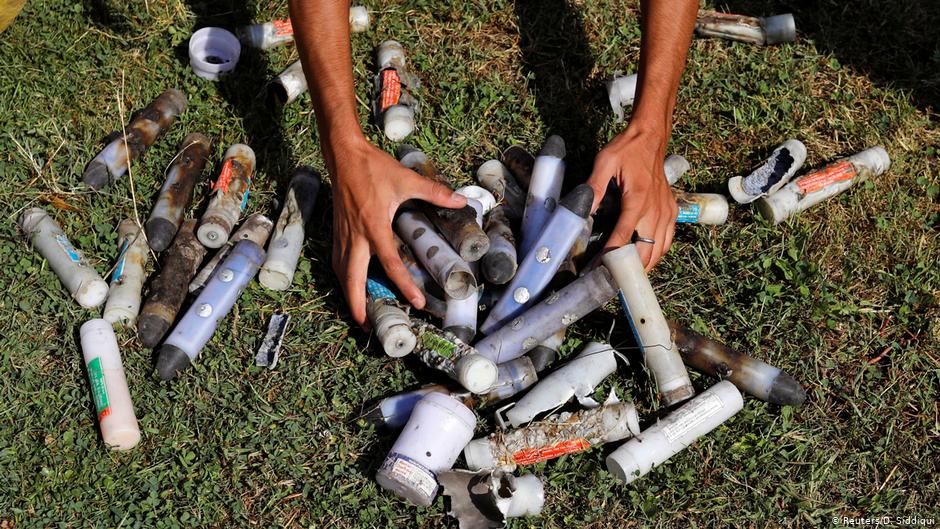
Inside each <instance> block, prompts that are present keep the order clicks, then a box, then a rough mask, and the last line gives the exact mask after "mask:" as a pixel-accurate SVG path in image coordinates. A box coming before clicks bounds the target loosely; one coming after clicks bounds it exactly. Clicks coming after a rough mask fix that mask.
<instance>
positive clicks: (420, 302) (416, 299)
mask: <svg viewBox="0 0 940 529" xmlns="http://www.w3.org/2000/svg"><path fill="white" fill-rule="evenodd" d="M408 301H409V302H410V303H411V306H412V307H414V308H416V309H423V308H424V296H413V297H412V298H411V299H409V300H408Z"/></svg>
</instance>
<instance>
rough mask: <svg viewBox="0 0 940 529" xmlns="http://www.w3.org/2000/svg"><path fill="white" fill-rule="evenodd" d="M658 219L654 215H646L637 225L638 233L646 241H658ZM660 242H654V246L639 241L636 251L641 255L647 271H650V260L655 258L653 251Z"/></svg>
mask: <svg viewBox="0 0 940 529" xmlns="http://www.w3.org/2000/svg"><path fill="white" fill-rule="evenodd" d="M655 219H656V217H655V216H652V215H646V216H644V217H643V218H642V219H640V222H638V223H637V225H636V233H637V235H639V236H640V237H643V238H644V239H653V240H654V241H656V237H657V231H656V220H655ZM658 242H659V241H656V242H654V243H653V244H650V243H647V242H641V241H637V243H636V251H637V253H639V254H640V261H641V262H642V263H643V267H644V268H645V269H646V270H649V268H650V267H649V264H650V259H652V257H653V251H654V250H655V249H656V244H657V243H658Z"/></svg>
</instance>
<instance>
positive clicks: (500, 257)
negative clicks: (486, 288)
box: [483, 253, 517, 285]
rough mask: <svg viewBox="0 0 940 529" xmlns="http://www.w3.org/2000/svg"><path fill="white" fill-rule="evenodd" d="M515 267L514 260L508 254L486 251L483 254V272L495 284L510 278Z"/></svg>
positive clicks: (502, 282)
mask: <svg viewBox="0 0 940 529" xmlns="http://www.w3.org/2000/svg"><path fill="white" fill-rule="evenodd" d="M516 268H517V263H516V260H515V259H513V258H512V256H511V255H509V254H505V253H488V254H486V255H485V256H483V274H484V275H485V276H486V278H487V279H489V280H490V282H491V283H493V284H495V285H502V284H504V283H506V282H507V281H509V280H510V279H512V276H513V275H515V273H516Z"/></svg>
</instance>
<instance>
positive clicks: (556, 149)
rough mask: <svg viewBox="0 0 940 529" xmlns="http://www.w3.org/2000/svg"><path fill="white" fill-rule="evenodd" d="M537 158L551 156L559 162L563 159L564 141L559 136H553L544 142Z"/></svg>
mask: <svg viewBox="0 0 940 529" xmlns="http://www.w3.org/2000/svg"><path fill="white" fill-rule="evenodd" d="M539 156H552V157H554V158H558V159H559V160H560V159H562V158H564V157H565V140H564V139H562V137H561V136H558V135H556V134H553V135H551V136H549V137H548V139H546V140H545V145H543V146H542V150H541V151H539Z"/></svg>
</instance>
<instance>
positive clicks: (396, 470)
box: [389, 454, 437, 498]
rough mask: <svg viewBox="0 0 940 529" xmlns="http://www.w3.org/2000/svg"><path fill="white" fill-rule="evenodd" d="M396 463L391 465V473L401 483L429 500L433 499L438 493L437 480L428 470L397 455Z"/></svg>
mask: <svg viewBox="0 0 940 529" xmlns="http://www.w3.org/2000/svg"><path fill="white" fill-rule="evenodd" d="M394 457H395V462H394V463H393V464H392V465H391V468H390V469H389V473H390V474H392V475H394V476H395V477H396V478H397V481H398V482H399V483H404V484H407V485H409V486H410V487H411V488H412V489H414V490H416V491H418V492H420V493H421V494H423V495H424V496H426V497H428V498H433V497H434V495H435V493H436V492H437V478H435V477H434V474H433V473H431V471H429V470H427V469H426V468H424V467H422V466H421V465H418V464H417V463H415V462H414V461H412V460H411V459H410V458H408V457H406V456H403V455H400V454H396V455H395V456H394Z"/></svg>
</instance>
